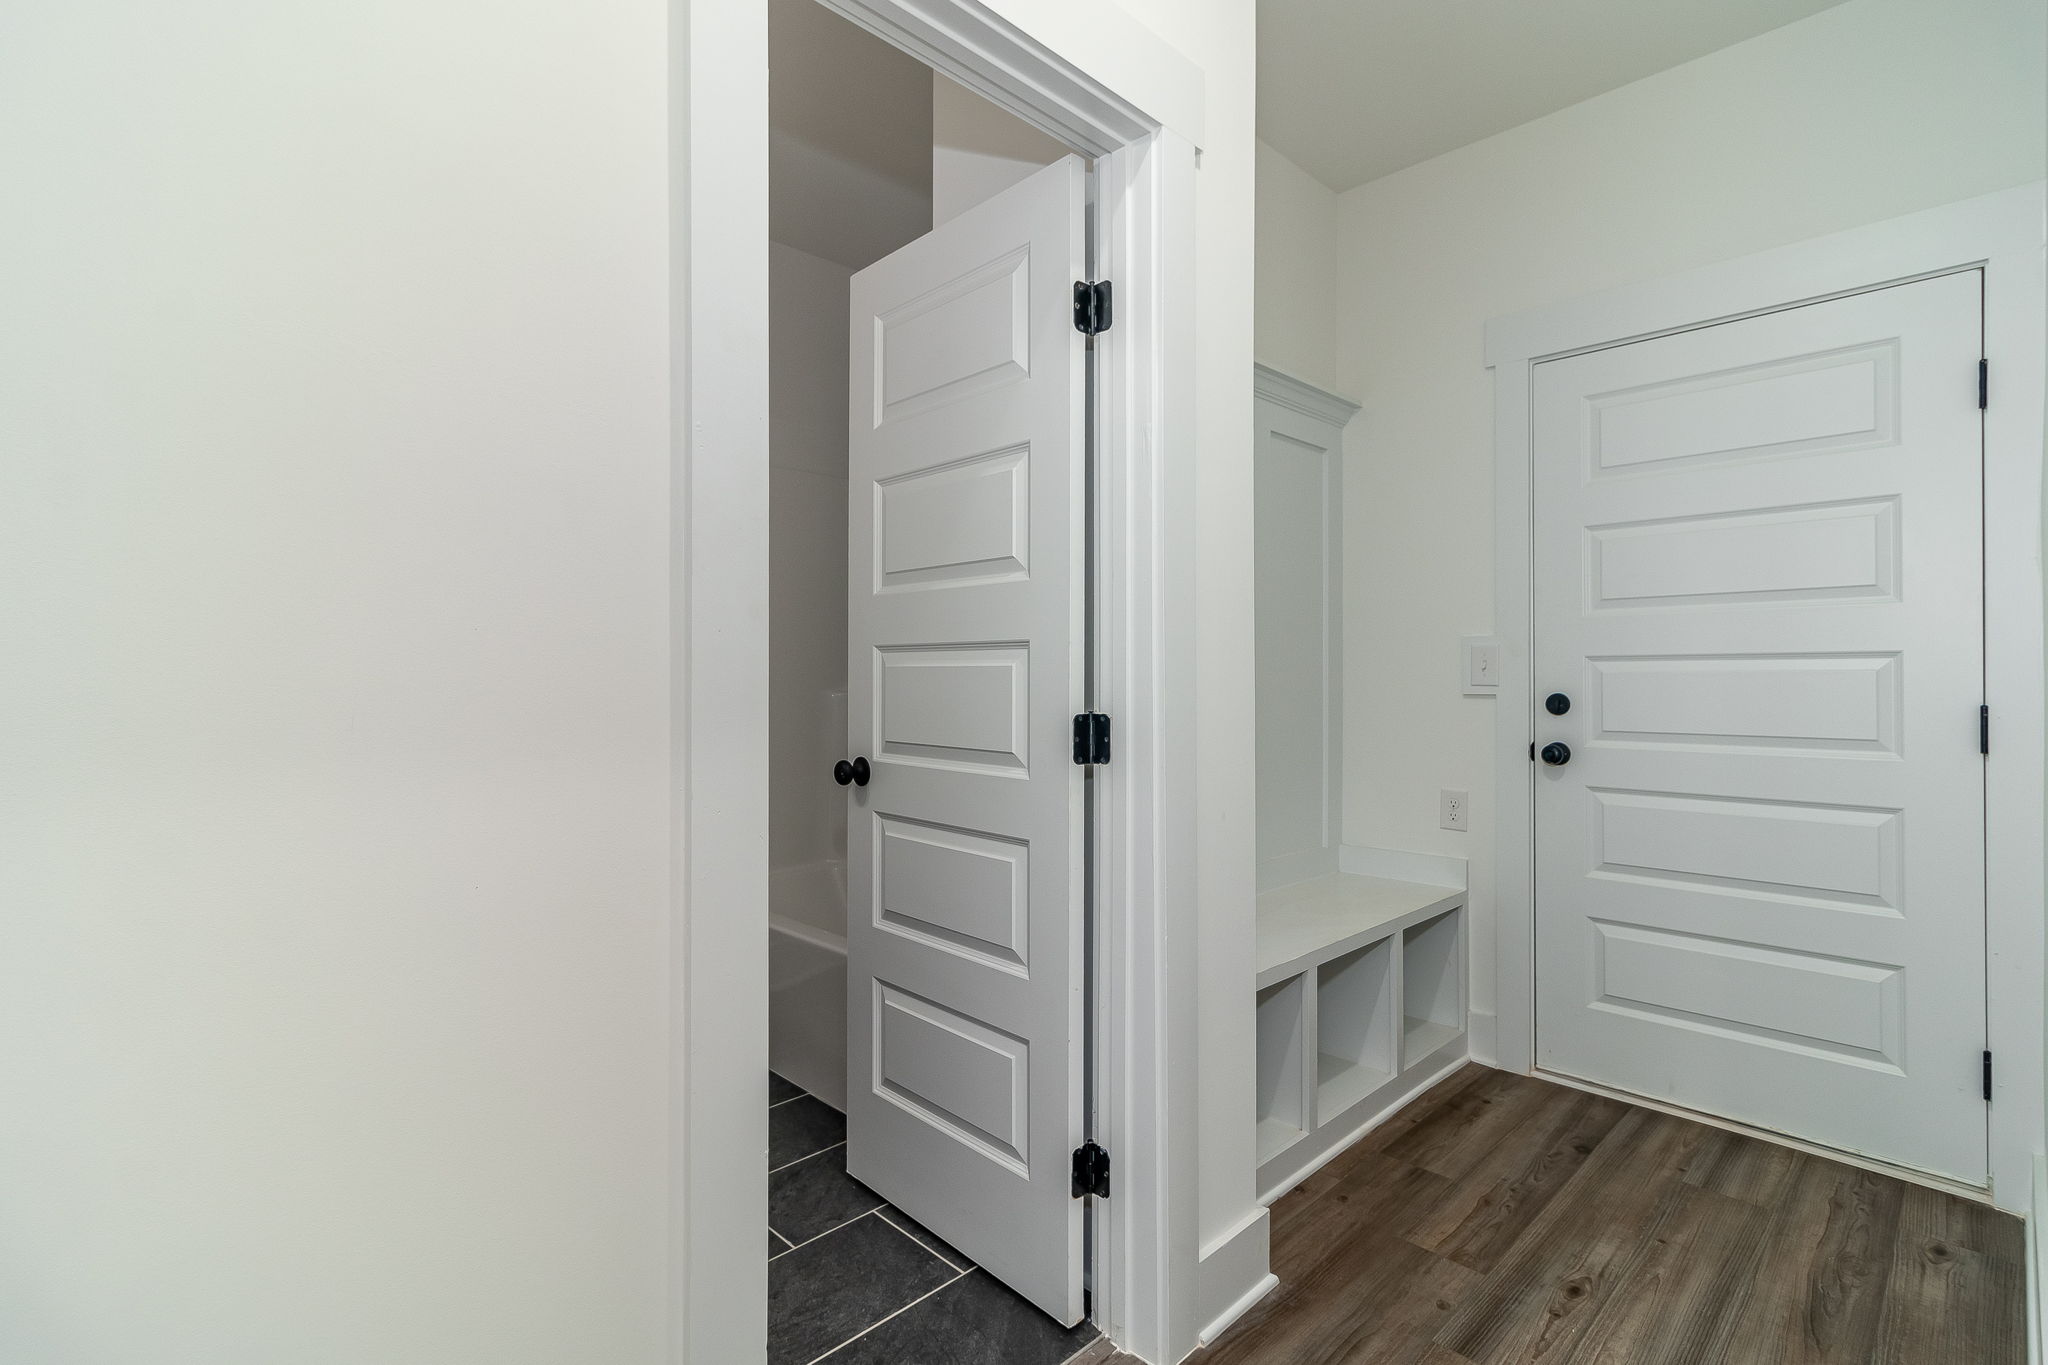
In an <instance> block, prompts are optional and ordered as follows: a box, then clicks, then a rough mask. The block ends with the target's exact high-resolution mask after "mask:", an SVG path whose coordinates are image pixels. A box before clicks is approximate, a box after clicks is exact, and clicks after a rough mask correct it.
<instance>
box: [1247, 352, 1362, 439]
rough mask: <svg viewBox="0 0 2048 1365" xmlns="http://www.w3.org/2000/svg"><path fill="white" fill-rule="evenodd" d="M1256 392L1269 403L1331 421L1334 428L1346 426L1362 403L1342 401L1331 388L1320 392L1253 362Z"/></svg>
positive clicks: (1318, 419)
mask: <svg viewBox="0 0 2048 1365" xmlns="http://www.w3.org/2000/svg"><path fill="white" fill-rule="evenodd" d="M1252 392H1253V393H1254V394H1257V395H1258V396H1259V397H1260V398H1263V399H1265V400H1267V401H1268V402H1271V403H1278V404H1279V405H1280V406H1281V407H1283V408H1292V409H1293V410H1294V411H1296V412H1298V413H1301V414H1302V415H1303V416H1304V417H1313V418H1315V419H1316V420H1317V421H1319V422H1328V423H1329V424H1330V425H1331V426H1333V427H1341V426H1343V425H1344V424H1345V423H1346V422H1348V421H1350V420H1351V418H1352V416H1353V414H1355V413H1356V412H1357V411H1358V404H1356V403H1354V402H1352V401H1351V400H1350V399H1348V398H1339V397H1338V396H1337V395H1336V394H1334V393H1331V392H1329V391H1328V390H1327V389H1319V388H1317V387H1316V386H1315V385H1313V384H1309V383H1305V382H1303V381H1302V380H1299V379H1296V378H1295V377H1294V376H1293V375H1291V374H1284V373H1282V372H1281V371H1279V370H1276V369H1274V368H1273V367H1272V366H1271V365H1262V364H1260V363H1258V362H1257V361H1253V362H1252Z"/></svg>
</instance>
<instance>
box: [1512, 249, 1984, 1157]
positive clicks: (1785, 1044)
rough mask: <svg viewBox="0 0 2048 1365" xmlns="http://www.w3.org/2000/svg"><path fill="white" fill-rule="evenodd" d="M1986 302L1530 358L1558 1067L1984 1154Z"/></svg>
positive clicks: (1545, 884) (1942, 1153)
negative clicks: (1560, 755)
mask: <svg viewBox="0 0 2048 1365" xmlns="http://www.w3.org/2000/svg"><path fill="white" fill-rule="evenodd" d="M1981 319H1982V313H1981V284H1980V276H1979V274H1978V273H1977V272H1974V271H1965V272H1958V273H1956V274H1952V275H1946V276H1942V277H1939V278H1935V279H1932V280H1925V281H1921V282H1917V283H1912V284H1905V285H1899V286H1894V287H1891V288H1886V289H1880V290H1873V291H1871V292H1868V293H1863V294H1857V295H1852V296H1850V297H1847V298H1842V299H1836V300H1832V301H1829V302H1823V303H1816V304H1811V305H1808V306H1805V307H1800V308H1793V309H1787V310H1785V311H1782V312H1776V313H1770V314H1766V315H1763V316H1759V317H1754V318H1748V319H1744V320H1740V321H1736V322H1730V323H1724V324H1721V325H1718V326H1712V327H1704V328H1699V329H1696V330H1692V331H1685V332H1679V333H1675V334H1672V335H1669V336H1663V337H1659V338H1655V339H1653V340H1649V341H1643V342H1637V343H1633V344H1630V345H1623V346H1615V347H1611V348H1607V349H1604V350H1595V351H1590V352H1587V353H1584V354H1579V355H1574V356H1569V357H1566V358H1563V359H1559V360H1554V361H1546V362H1543V363H1540V364H1538V365H1536V366H1534V367H1533V371H1532V389H1531V395H1532V406H1531V422H1532V434H1531V439H1532V453H1533V457H1534V458H1533V471H1532V478H1533V484H1532V493H1533V509H1534V522H1533V528H1534V539H1533V548H1534V565H1533V567H1534V579H1533V603H1532V606H1533V620H1532V625H1533V632H1532V656H1531V677H1530V683H1531V690H1532V693H1533V696H1532V703H1533V705H1534V707H1535V710H1534V712H1533V714H1534V717H1535V723H1534V726H1533V735H1534V737H1535V740H1536V743H1537V745H1538V747H1541V746H1543V745H1545V744H1548V743H1550V742H1552V741H1561V742H1563V743H1565V744H1567V745H1569V747H1570V749H1571V755H1572V756H1571V760H1570V762H1569V763H1568V764H1566V765H1564V766H1561V767H1551V766H1548V765H1545V764H1541V763H1539V764H1537V767H1536V792H1535V890H1536V1005H1537V1028H1536V1061H1537V1064H1538V1065H1539V1066H1541V1067H1543V1068H1545V1069H1548V1070H1553V1071H1556V1072H1559V1073H1562V1074H1566V1075H1571V1076H1576V1077H1579V1078H1581V1079H1584V1080H1588V1081H1593V1082H1596V1083H1599V1084H1603V1085H1608V1086H1612V1087H1615V1088H1617V1089H1621V1090H1626V1091H1630V1092H1633V1093H1637V1094H1641V1095H1644V1096H1646V1097H1649V1098H1653V1099H1657V1100H1662V1101H1665V1102H1668V1103H1673V1104H1678V1105H1682V1106H1685V1107H1687V1108H1692V1109H1696V1110H1700V1111H1704V1112H1708V1113H1713V1114H1717V1115H1721V1116H1724V1117H1727V1118H1730V1119H1734V1120H1737V1121H1740V1122H1743V1123H1747V1124H1752V1125H1755V1126H1758V1127H1762V1128H1767V1129H1772V1130H1776V1131H1781V1132H1784V1133H1787V1134H1790V1135H1792V1136H1795V1137H1799V1138H1802V1139H1806V1140H1808V1141H1812V1142H1816V1143H1820V1144H1823V1145H1826V1146H1830V1147H1835V1148H1839V1149H1841V1150H1844V1151H1849V1152H1855V1153H1860V1154H1863V1155H1865V1156H1868V1157H1871V1158H1874V1159H1878V1160H1882V1161H1886V1162H1890V1163H1894V1164H1898V1165H1902V1166H1907V1167H1912V1168H1916V1169H1920V1170H1924V1171H1928V1172H1930V1173H1934V1174H1938V1175H1942V1176H1945V1177H1948V1178H1951V1179H1954V1180H1957V1181H1960V1182H1963V1183H1966V1184H1970V1185H1976V1186H1982V1185H1984V1184H1985V1183H1986V1174H1987V1167H1986V1160H1987V1158H1986V1112H1985V1105H1984V1102H1983V1099H1982V1096H1981V1093H1980V1090H1979V1084H1980V1080H1979V1076H1980V1073H1979V1063H1980V1056H1981V1052H1982V1050H1983V1048H1984V1045H1985V1044H1984V1039H1985V956H1984V949H1985V918H1984V914H1985V910H1984V885H1985V881H1984V785H1983V784H1984V770H1983V760H1982V758H1981V756H1980V754H1979V752H1978V744H1977V739H1978V734H1977V723H1978V707H1979V705H1980V704H1981V703H1982V701H1983V698H1984V675H1983V660H1984V649H1983V567H1982V546H1983V530H1982V527H1983V520H1982V503H1981V497H1982V492H1981V490H1982V482H1981V479H1982V472H1981V459H1982V439H1983V436H1982V423H1981V416H1980V413H1979V410H1978V407H1977V390H1976V365H1977V358H1978V356H1979V355H1980V354H1981V349H1980V348H1981V326H1982V321H1981ZM1554 691H1555V692H1563V693H1565V694H1567V695H1568V696H1569V697H1570V698H1571V702H1572V707H1571V710H1570V711H1569V712H1567V713H1566V714H1565V715H1563V716H1552V715H1550V714H1549V713H1548V712H1547V711H1546V710H1545V708H1544V706H1543V699H1544V698H1545V697H1546V696H1547V694H1549V693H1551V692H1554Z"/></svg>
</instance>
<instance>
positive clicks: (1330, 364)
mask: <svg viewBox="0 0 2048 1365" xmlns="http://www.w3.org/2000/svg"><path fill="white" fill-rule="evenodd" d="M1257 207H1258V253H1257V265H1256V267H1255V273H1256V276H1257V280H1258V298H1257V300H1256V303H1255V306H1254V313H1253V322H1252V348H1253V353H1254V357H1255V358H1256V359H1257V360H1258V361H1259V362H1260V363H1261V364H1265V365H1270V366H1272V367H1273V368H1274V369H1276V370H1278V371H1280V372H1281V373H1282V374H1287V375H1292V376H1293V377H1294V378H1296V379H1299V380H1302V381H1303V382H1304V383H1308V384H1313V385H1314V386H1315V387H1317V388H1319V389H1322V390H1323V391H1324V392H1326V393H1329V392H1334V393H1337V394H1339V395H1340V396H1343V397H1354V396H1355V395H1352V394H1350V393H1348V392H1347V389H1346V385H1345V383H1344V382H1343V381H1344V379H1345V378H1346V377H1345V376H1342V375H1341V374H1340V372H1339V369H1338V365H1337V304H1338V293H1337V273H1338V262H1339V260H1340V259H1341V256H1340V253H1339V252H1338V249H1337V194H1336V191H1334V190H1332V189H1331V188H1330V187H1329V186H1327V185H1325V184H1323V182H1322V181H1320V180H1318V179H1316V178H1315V177H1314V176H1312V175H1310V174H1309V173H1308V172H1307V171H1305V170H1303V169H1302V168H1301V167H1299V166H1297V165H1295V164H1294V163H1293V162H1292V161H1289V160H1288V159H1287V158H1286V157H1285V156H1284V155H1282V154H1281V153H1280V152H1279V151H1277V150H1275V149H1274V148H1273V147H1271V146H1269V145H1267V144H1266V143H1264V142H1261V143H1259V144H1258V205H1257Z"/></svg>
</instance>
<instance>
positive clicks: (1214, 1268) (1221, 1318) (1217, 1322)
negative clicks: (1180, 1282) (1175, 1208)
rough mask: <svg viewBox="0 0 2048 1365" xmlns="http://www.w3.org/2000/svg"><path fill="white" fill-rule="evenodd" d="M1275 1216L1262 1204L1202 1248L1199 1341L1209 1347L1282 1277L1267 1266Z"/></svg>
mask: <svg viewBox="0 0 2048 1365" xmlns="http://www.w3.org/2000/svg"><path fill="white" fill-rule="evenodd" d="M1271 1237H1272V1216H1271V1214H1270V1213H1268V1212H1267V1210H1266V1207H1265V1206H1264V1205H1263V1204H1261V1205H1258V1206H1256V1207H1254V1208H1253V1209H1252V1210H1251V1211H1250V1212H1249V1213H1247V1214H1245V1216H1244V1217H1243V1218H1240V1219H1239V1220H1238V1221H1237V1225H1236V1226H1235V1227H1233V1228H1231V1229H1230V1231H1228V1232H1226V1233H1223V1234H1222V1235H1221V1236H1219V1237H1216V1238H1213V1239H1211V1241H1210V1242H1209V1244H1208V1245H1207V1246H1205V1247H1203V1248H1202V1263H1201V1284H1202V1318H1203V1321H1204V1323H1205V1325H1204V1326H1203V1328H1202V1330H1201V1332H1200V1333H1199V1334H1198V1335H1197V1337H1196V1344H1197V1345H1199V1346H1207V1345H1208V1344H1209V1343H1210V1342H1212V1341H1214V1340H1215V1339H1216V1338H1217V1337H1218V1336H1219V1335H1221V1334H1222V1332H1223V1331H1224V1329H1226V1328H1227V1327H1229V1326H1230V1324H1231V1323H1233V1322H1236V1321H1237V1320H1238V1319H1239V1318H1240V1317H1243V1316H1244V1314H1245V1313H1246V1311H1247V1310H1249V1309H1250V1308H1251V1306H1252V1305H1253V1304H1255V1303H1257V1302H1258V1301H1259V1300H1260V1299H1262V1298H1264V1297H1265V1296H1266V1295H1267V1294H1269V1293H1271V1292H1272V1290H1273V1288H1274V1287H1275V1286H1276V1285H1278V1284H1279V1283H1280V1280H1279V1277H1277V1276H1275V1275H1274V1274H1272V1272H1271V1271H1269V1270H1268V1269H1267V1262H1268V1257H1269V1253H1270V1249H1271V1248H1270V1242H1271Z"/></svg>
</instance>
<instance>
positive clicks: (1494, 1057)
mask: <svg viewBox="0 0 2048 1365" xmlns="http://www.w3.org/2000/svg"><path fill="white" fill-rule="evenodd" d="M1465 1034H1466V1036H1467V1037H1468V1038H1470V1039H1471V1040H1472V1060H1473V1061H1475V1062H1481V1063H1484V1064H1485V1065H1487V1066H1492V1067H1497V1066H1499V1065H1500V1046H1499V1045H1500V1016H1498V1015H1496V1014H1495V1013H1494V1012H1493V1011H1492V1010H1471V1011H1469V1012H1467V1014H1466V1015H1465Z"/></svg>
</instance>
